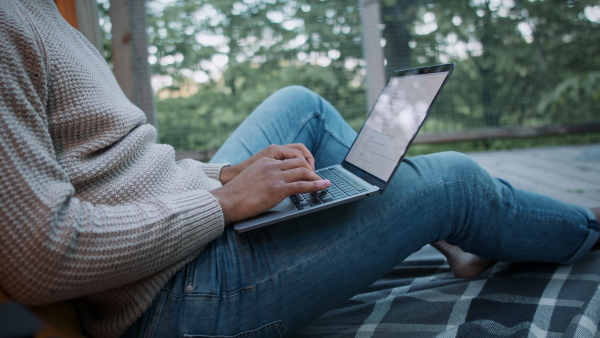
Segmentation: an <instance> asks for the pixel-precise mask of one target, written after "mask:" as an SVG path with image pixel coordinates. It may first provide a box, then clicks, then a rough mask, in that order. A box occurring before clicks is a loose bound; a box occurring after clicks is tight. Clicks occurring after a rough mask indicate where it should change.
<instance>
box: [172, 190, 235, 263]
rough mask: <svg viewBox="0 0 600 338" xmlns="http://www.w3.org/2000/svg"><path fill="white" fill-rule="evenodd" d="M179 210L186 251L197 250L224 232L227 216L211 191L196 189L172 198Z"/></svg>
mask: <svg viewBox="0 0 600 338" xmlns="http://www.w3.org/2000/svg"><path fill="white" fill-rule="evenodd" d="M171 203H172V205H173V206H174V207H175V208H177V209H178V210H179V211H180V212H179V220H180V222H181V224H182V225H183V226H182V227H181V229H182V233H181V245H182V249H183V250H184V251H186V252H191V251H194V250H197V249H198V248H200V247H204V246H205V245H207V244H208V243H210V242H212V241H213V240H214V239H215V238H217V237H219V236H220V235H221V234H222V233H223V229H224V227H225V218H224V216H223V210H222V209H221V205H220V204H219V201H218V200H217V199H216V198H215V197H214V196H213V195H212V194H211V193H209V192H206V191H201V190H196V191H191V192H188V193H185V194H181V195H177V197H173V198H171Z"/></svg>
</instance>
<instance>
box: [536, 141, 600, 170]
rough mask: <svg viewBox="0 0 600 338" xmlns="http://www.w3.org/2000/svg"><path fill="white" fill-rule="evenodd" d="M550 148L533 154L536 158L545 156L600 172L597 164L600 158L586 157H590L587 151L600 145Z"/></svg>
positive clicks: (555, 160)
mask: <svg viewBox="0 0 600 338" xmlns="http://www.w3.org/2000/svg"><path fill="white" fill-rule="evenodd" d="M548 149H549V151H544V152H533V153H532V155H531V156H532V157H535V158H539V157H544V158H545V159H547V160H551V161H554V162H557V163H564V164H567V165H570V166H573V167H575V168H578V169H581V170H584V171H592V172H596V173H600V165H598V164H597V162H598V161H600V158H598V160H596V161H592V160H589V159H588V160H585V159H584V158H586V157H588V156H586V153H588V152H592V151H593V150H595V149H600V145H586V146H569V147H553V148H548Z"/></svg>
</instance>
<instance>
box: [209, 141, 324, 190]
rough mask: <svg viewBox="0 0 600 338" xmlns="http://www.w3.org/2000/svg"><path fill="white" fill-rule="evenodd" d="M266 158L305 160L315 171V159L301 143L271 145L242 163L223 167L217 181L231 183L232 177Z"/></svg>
mask: <svg viewBox="0 0 600 338" xmlns="http://www.w3.org/2000/svg"><path fill="white" fill-rule="evenodd" d="M263 157H266V158H271V159H274V160H285V159H290V158H302V159H304V160H306V162H307V163H308V164H309V166H310V168H311V169H312V170H313V171H314V170H315V159H314V157H313V155H312V153H311V152H310V151H309V150H308V149H307V148H306V146H304V144H302V143H293V144H286V145H283V146H280V145H277V144H272V145H270V146H268V147H266V148H265V149H263V150H261V151H259V152H258V153H256V154H254V155H253V156H252V157H250V158H249V159H247V160H245V161H244V162H241V163H238V164H236V165H233V166H230V167H224V168H223V169H222V170H221V175H220V176H219V180H220V181H221V183H222V184H226V183H228V182H229V181H231V180H232V179H233V178H234V177H236V176H237V175H239V174H240V173H241V172H242V171H244V170H245V169H246V168H248V167H249V166H250V165H252V164H253V163H254V162H256V161H257V160H259V159H261V158H263Z"/></svg>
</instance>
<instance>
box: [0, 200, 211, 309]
mask: <svg viewBox="0 0 600 338" xmlns="http://www.w3.org/2000/svg"><path fill="white" fill-rule="evenodd" d="M27 202H28V201H27V200H25V201H23V202H21V203H18V204H16V205H13V207H17V208H18V209H20V210H26V208H25V206H24V204H27ZM37 202H40V201H39V200H38V201H37ZM11 210H12V208H7V207H5V206H3V207H2V208H0V217H1V219H2V220H3V221H2V223H1V224H2V231H3V236H2V237H1V238H0V247H1V248H2V249H1V252H2V257H3V259H2V261H1V262H0V271H2V279H1V281H2V288H3V289H4V290H6V291H7V292H8V293H9V294H10V295H11V296H12V297H14V298H15V299H18V300H20V301H22V302H24V303H25V304H32V305H35V304H44V303H50V302H55V301H59V300H63V299H70V298H75V297H78V296H81V295H85V294H91V293H95V292H99V291H102V290H106V289H111V288H114V287H117V286H120V285H125V284H128V283H131V282H133V281H136V280H139V279H142V278H144V277H147V276H150V275H152V274H155V273H157V272H159V271H161V270H163V269H165V268H167V267H169V266H170V265H172V264H174V263H176V262H179V261H181V260H182V259H183V258H185V257H187V256H189V255H190V254H192V253H194V252H196V251H198V250H199V249H200V248H202V247H203V246H205V245H206V244H207V243H209V242H210V241H212V240H213V239H214V238H216V237H218V236H219V235H220V234H221V233H222V229H223V218H222V213H221V210H220V207H219V205H218V202H217V201H216V200H215V199H214V198H213V197H212V195H210V194H209V193H206V192H190V193H185V194H181V195H177V196H169V197H165V198H161V199H155V200H150V201H146V202H144V203H135V204H130V205H123V206H112V207H111V206H93V205H91V204H89V203H86V202H82V201H80V200H78V199H75V198H73V199H70V200H68V201H66V202H65V203H61V204H59V205H38V208H36V209H29V210H36V212H34V213H19V214H15V213H14V212H11Z"/></svg>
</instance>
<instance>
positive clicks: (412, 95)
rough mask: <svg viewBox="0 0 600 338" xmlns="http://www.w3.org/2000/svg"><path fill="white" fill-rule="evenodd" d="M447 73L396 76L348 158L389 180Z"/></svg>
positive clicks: (369, 118) (374, 109) (368, 119)
mask: <svg viewBox="0 0 600 338" xmlns="http://www.w3.org/2000/svg"><path fill="white" fill-rule="evenodd" d="M447 74H448V72H441V73H434V74H422V75H410V76H399V77H392V78H391V79H390V80H389V82H388V84H387V86H386V87H385V89H384V90H383V92H382V93H381V95H380V96H379V98H378V99H377V102H376V103H375V106H374V107H373V110H372V111H371V114H370V115H369V117H368V118H367V121H366V122H365V125H364V126H363V128H362V130H361V131H360V133H359V135H358V137H357V139H356V141H355V142H354V145H353V146H352V149H350V151H349V152H348V155H347V156H346V161H347V162H349V163H351V164H353V165H355V166H357V167H359V168H361V169H362V170H364V171H366V172H368V173H370V174H372V175H374V176H376V177H377V178H379V179H381V180H383V181H386V182H387V181H388V180H389V178H390V176H391V175H392V173H393V172H394V169H395V168H396V165H397V164H398V161H399V160H400V158H402V156H404V155H405V153H406V148H407V146H408V144H409V143H410V141H411V139H412V138H413V136H414V135H415V133H416V132H417V131H418V129H419V126H420V125H421V124H422V123H423V120H424V119H425V117H426V116H427V111H428V110H429V107H430V105H431V103H432V102H433V100H434V99H435V96H436V95H437V92H438V90H439V89H440V87H441V86H442V84H443V82H444V80H445V78H446V75H447Z"/></svg>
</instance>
